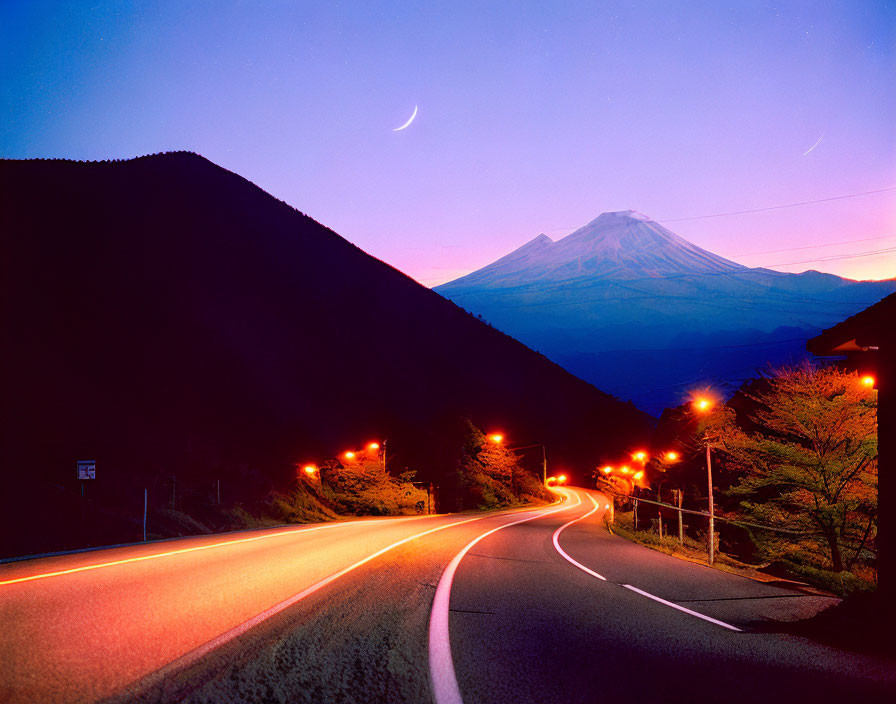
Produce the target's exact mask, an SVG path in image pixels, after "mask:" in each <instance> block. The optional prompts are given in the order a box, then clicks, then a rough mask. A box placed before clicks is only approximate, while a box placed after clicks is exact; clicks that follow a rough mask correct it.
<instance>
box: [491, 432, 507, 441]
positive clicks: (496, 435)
mask: <svg viewBox="0 0 896 704" xmlns="http://www.w3.org/2000/svg"><path fill="white" fill-rule="evenodd" d="M488 439H489V440H491V441H492V442H493V443H500V442H501V441H502V440H504V436H503V435H501V434H500V433H492V434H491V435H489V436H488Z"/></svg>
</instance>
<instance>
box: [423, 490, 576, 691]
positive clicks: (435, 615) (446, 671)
mask: <svg viewBox="0 0 896 704" xmlns="http://www.w3.org/2000/svg"><path fill="white" fill-rule="evenodd" d="M559 491H560V492H562V493H564V495H565V496H566V497H567V498H569V494H568V493H566V490H563V489H560V490H559ZM574 496H575V497H576V498H577V499H578V503H576V504H572V505H571V506H560V507H558V508H554V509H549V510H541V511H538V512H537V513H536V514H535V515H533V516H527V517H526V518H520V519H519V520H516V521H513V522H511V523H505V524H504V525H500V526H498V527H497V528H492V529H491V530H489V531H486V532H485V533H483V534H482V535H480V536H479V537H478V538H476V539H474V540H472V541H470V542H469V543H467V545H466V546H465V547H464V549H463V550H461V551H460V552H459V553H457V555H455V556H454V558H453V559H452V560H451V562H449V563H448V566H447V567H446V568H445V571H444V572H442V577H441V579H439V585H438V586H437V587H436V595H435V597H434V598H433V602H432V611H431V612H430V616H429V678H430V684H431V686H432V696H433V699H434V700H435V702H436V704H463V698H462V697H461V696H460V689H459V688H458V686H457V675H456V673H455V672H454V660H453V659H452V657H451V639H450V635H449V631H448V618H449V606H450V604H451V584H452V582H453V581H454V574H455V573H456V572H457V568H458V567H459V566H460V562H461V560H463V559H464V555H466V554H467V553H468V552H469V551H470V549H471V548H472V547H473V546H474V545H476V544H477V543H478V542H479V541H480V540H483V539H485V538H487V537H488V536H490V535H491V534H492V533H496V532H497V531H499V530H503V529H504V528H509V527H510V526H515V525H517V524H518V523H525V522H526V521H534V520H535V519H536V518H541V517H543V516H547V515H550V514H552V513H555V512H557V511H565V510H567V509H570V508H574V507H575V506H580V505H581V503H582V499H581V498H580V497H579V496H578V494H574Z"/></svg>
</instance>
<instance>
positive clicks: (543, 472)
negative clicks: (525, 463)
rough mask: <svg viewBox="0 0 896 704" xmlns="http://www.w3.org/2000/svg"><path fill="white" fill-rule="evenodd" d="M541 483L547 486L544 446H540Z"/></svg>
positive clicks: (546, 464)
mask: <svg viewBox="0 0 896 704" xmlns="http://www.w3.org/2000/svg"><path fill="white" fill-rule="evenodd" d="M541 483H542V484H543V485H544V486H547V485H548V451H547V449H546V448H545V446H544V445H542V446H541Z"/></svg>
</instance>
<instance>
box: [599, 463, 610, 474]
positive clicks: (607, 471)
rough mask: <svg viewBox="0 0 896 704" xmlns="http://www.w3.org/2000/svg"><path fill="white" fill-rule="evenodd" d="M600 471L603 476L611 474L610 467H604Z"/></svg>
mask: <svg viewBox="0 0 896 704" xmlns="http://www.w3.org/2000/svg"><path fill="white" fill-rule="evenodd" d="M600 471H601V472H603V473H604V474H612V472H613V468H612V467H611V466H610V465H607V466H606V467H603V468H601V470H600Z"/></svg>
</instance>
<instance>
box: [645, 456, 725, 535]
mask: <svg viewBox="0 0 896 704" xmlns="http://www.w3.org/2000/svg"><path fill="white" fill-rule="evenodd" d="M643 478H644V470H643V469H642V470H641V471H639V472H635V479H643ZM707 535H708V533H707Z"/></svg>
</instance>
